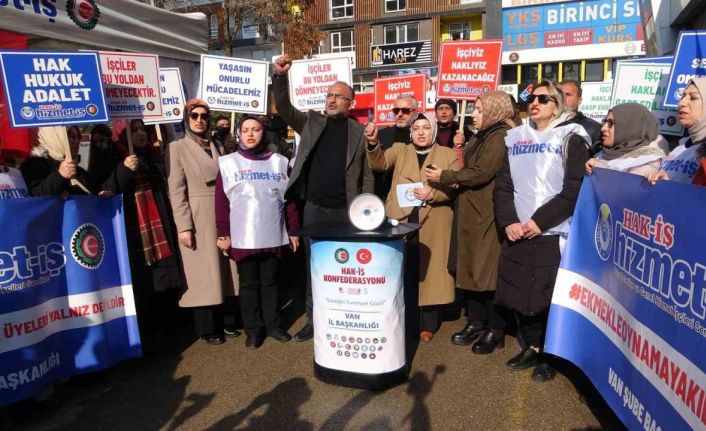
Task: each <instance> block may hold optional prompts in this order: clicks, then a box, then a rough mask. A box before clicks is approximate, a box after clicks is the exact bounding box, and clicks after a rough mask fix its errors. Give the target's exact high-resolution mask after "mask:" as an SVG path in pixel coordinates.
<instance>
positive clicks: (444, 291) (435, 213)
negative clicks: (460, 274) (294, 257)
mask: <svg viewBox="0 0 706 431" xmlns="http://www.w3.org/2000/svg"><path fill="white" fill-rule="evenodd" d="M427 115H428V114H422V113H418V114H416V115H415V116H414V117H413V118H412V123H411V126H410V129H411V141H412V142H411V144H409V145H405V144H403V143H400V142H396V143H394V144H393V145H392V147H390V148H388V149H386V150H383V149H382V148H381V146H380V143H379V141H378V131H377V126H376V125H375V123H368V124H367V125H366V127H365V137H366V139H367V141H368V152H367V155H368V163H369V164H370V167H371V168H372V169H373V171H377V172H383V171H389V170H392V171H393V173H392V188H391V189H390V193H389V194H388V196H387V204H386V213H387V216H388V217H392V218H396V219H405V220H406V221H408V222H410V223H419V224H421V229H420V231H419V237H418V241H417V240H415V241H414V242H412V243H411V244H409V245H408V251H407V258H408V261H407V263H406V265H407V269H408V270H411V271H418V274H412V273H408V275H409V276H410V277H412V278H411V279H418V280H419V306H420V307H421V310H420V311H421V319H420V325H421V327H420V335H419V338H420V339H421V340H422V341H424V342H428V341H431V339H432V338H433V336H434V333H435V332H436V331H437V329H438V327H439V317H440V316H439V311H440V307H439V306H440V305H443V304H449V303H451V302H453V300H454V280H453V277H452V276H451V274H449V272H448V269H447V267H446V264H447V262H448V256H449V241H450V239H451V223H452V219H453V209H452V208H453V203H452V202H453V201H452V196H453V195H454V193H453V190H452V189H451V188H450V187H449V186H448V185H442V184H440V183H438V182H434V181H431V180H430V179H429V178H427V175H426V174H425V173H424V167H425V166H430V167H435V168H438V169H441V170H448V171H457V170H458V169H459V162H458V160H457V159H456V153H455V152H454V150H452V149H451V148H446V147H441V146H440V145H438V144H437V143H436V121H433V119H430V118H428V117H427ZM416 183H421V184H422V186H421V187H416V188H413V189H412V188H407V189H405V185H410V184H416ZM410 192H411V195H410ZM401 196H404V198H403V201H401V200H400V197H401ZM412 197H413V199H411V200H410V198H412ZM410 205H417V206H410ZM420 205H421V207H420ZM415 249H416V252H415ZM409 324H410V325H413V324H414V322H409Z"/></svg>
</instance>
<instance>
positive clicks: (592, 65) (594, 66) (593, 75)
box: [583, 60, 603, 82]
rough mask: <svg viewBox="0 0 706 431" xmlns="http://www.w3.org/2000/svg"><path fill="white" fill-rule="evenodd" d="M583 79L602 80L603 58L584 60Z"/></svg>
mask: <svg viewBox="0 0 706 431" xmlns="http://www.w3.org/2000/svg"><path fill="white" fill-rule="evenodd" d="M583 80H584V81H594V82H595V81H603V60H591V61H586V72H585V76H584V78H583Z"/></svg>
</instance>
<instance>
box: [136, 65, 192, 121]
mask: <svg viewBox="0 0 706 431" xmlns="http://www.w3.org/2000/svg"><path fill="white" fill-rule="evenodd" d="M159 84H160V85H159V86H160V92H161V94H162V111H163V114H162V116H161V117H159V118H150V119H148V120H145V124H156V123H180V122H182V121H183V115H182V114H183V111H182V110H183V109H184V104H185V103H186V99H185V98H184V86H183V85H182V82H181V73H180V72H179V68H178V67H163V68H160V69H159Z"/></svg>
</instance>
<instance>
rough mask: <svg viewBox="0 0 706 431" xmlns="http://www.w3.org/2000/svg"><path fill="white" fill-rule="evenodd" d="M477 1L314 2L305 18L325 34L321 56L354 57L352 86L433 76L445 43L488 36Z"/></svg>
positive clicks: (360, 87)
mask: <svg viewBox="0 0 706 431" xmlns="http://www.w3.org/2000/svg"><path fill="white" fill-rule="evenodd" d="M485 7H486V6H485V2H483V1H481V0H317V1H316V3H315V5H314V7H313V8H312V9H311V10H310V11H309V16H308V19H310V21H311V22H312V23H314V24H316V25H317V26H319V28H320V29H321V30H322V31H323V32H324V39H323V40H322V41H321V44H320V47H319V53H321V54H326V53H341V52H350V53H353V57H354V60H355V62H354V64H355V69H354V71H353V81H354V82H353V84H354V87H355V88H356V90H357V91H360V92H369V91H372V85H373V80H374V79H376V78H378V77H382V76H390V75H397V74H404V73H413V72H423V73H426V74H427V75H428V76H430V77H434V76H435V75H436V73H437V66H438V56H439V46H440V43H441V42H442V41H444V40H452V39H468V40H476V39H483V38H485V37H486V34H485V31H484V26H485V22H484V12H485Z"/></svg>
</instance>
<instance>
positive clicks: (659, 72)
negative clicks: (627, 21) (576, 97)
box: [610, 57, 684, 136]
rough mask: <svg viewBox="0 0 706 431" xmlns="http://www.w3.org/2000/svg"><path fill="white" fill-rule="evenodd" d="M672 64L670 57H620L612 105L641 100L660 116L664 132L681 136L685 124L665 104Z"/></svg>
mask: <svg viewBox="0 0 706 431" xmlns="http://www.w3.org/2000/svg"><path fill="white" fill-rule="evenodd" d="M670 68H671V61H670V59H669V58H668V57H663V58H650V59H636V60H618V62H617V63H616V66H615V79H614V81H613V95H612V97H611V99H612V102H611V104H610V106H615V105H619V104H622V103H640V104H642V105H644V106H645V107H646V108H647V109H649V110H650V112H652V114H653V115H654V116H655V117H656V118H657V120H658V121H659V130H660V132H661V133H665V134H668V135H676V136H681V135H682V134H683V132H684V128H683V127H682V125H681V124H680V123H679V120H678V118H677V110H676V109H673V108H665V107H664V106H663V101H664V98H665V95H666V94H667V84H668V81H667V80H668V78H669V69H670Z"/></svg>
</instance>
